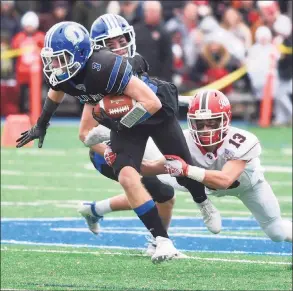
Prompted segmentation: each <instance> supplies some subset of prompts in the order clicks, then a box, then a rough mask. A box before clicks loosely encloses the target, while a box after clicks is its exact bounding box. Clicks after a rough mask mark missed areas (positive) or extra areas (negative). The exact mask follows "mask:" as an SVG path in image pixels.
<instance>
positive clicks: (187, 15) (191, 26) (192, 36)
mask: <svg viewBox="0 0 293 291" xmlns="http://www.w3.org/2000/svg"><path fill="white" fill-rule="evenodd" d="M197 21H198V14H197V6H196V5H195V4H194V3H192V2H187V3H186V4H185V5H184V7H183V10H182V12H181V13H180V14H178V15H177V16H175V17H173V18H171V19H170V20H169V21H168V22H167V23H166V25H165V27H166V29H167V30H168V31H169V32H170V33H173V32H174V31H176V32H178V33H180V34H181V38H182V46H183V51H184V54H185V56H186V65H187V67H189V68H191V67H192V66H193V65H194V63H195V61H196V56H197V54H198V47H197V46H196V45H195V44H196V43H197V40H198V38H199V37H200V36H199V35H198V34H199V31H198V29H197Z"/></svg>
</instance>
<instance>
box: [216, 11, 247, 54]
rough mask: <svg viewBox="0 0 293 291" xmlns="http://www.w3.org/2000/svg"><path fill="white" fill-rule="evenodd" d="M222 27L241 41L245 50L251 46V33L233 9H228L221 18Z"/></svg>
mask: <svg viewBox="0 0 293 291" xmlns="http://www.w3.org/2000/svg"><path fill="white" fill-rule="evenodd" d="M222 26H223V27H224V28H225V29H227V30H228V31H230V32H231V33H233V34H234V35H235V36H236V37H237V38H238V39H240V40H241V41H242V43H243V44H244V47H245V49H246V50H247V49H248V48H249V47H250V46H251V44H252V37H251V32H250V30H249V28H248V27H247V25H246V24H244V22H243V21H242V19H241V15H240V14H239V12H238V11H237V10H235V9H234V8H228V9H227V10H226V11H225V13H224V16H223V21H222Z"/></svg>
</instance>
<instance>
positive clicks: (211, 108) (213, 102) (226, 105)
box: [187, 89, 232, 146]
mask: <svg viewBox="0 0 293 291" xmlns="http://www.w3.org/2000/svg"><path fill="white" fill-rule="evenodd" d="M231 117H232V113H231V105H230V102H229V100H228V98H227V96H225V95H224V94H223V93H222V92H220V91H218V90H214V89H208V90H201V91H199V92H198V93H196V95H195V97H194V99H193V100H192V101H191V103H190V105H189V108H188V113H187V122H188V128H189V131H190V133H191V135H192V137H193V139H194V141H195V143H196V144H198V145H201V146H211V145H215V144H218V143H220V142H222V141H223V140H224V138H225V132H226V131H227V130H228V128H229V125H230V121H231Z"/></svg>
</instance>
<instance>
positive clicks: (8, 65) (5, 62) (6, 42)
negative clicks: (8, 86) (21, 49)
mask: <svg viewBox="0 0 293 291" xmlns="http://www.w3.org/2000/svg"><path fill="white" fill-rule="evenodd" d="M8 50H10V34H8V33H7V32H6V31H3V32H2V31H1V80H3V79H11V78H12V77H13V75H14V63H13V59H12V58H2V57H3V56H4V55H3V53H5V52H7V51H8Z"/></svg>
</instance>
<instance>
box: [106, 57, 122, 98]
mask: <svg viewBox="0 0 293 291" xmlns="http://www.w3.org/2000/svg"><path fill="white" fill-rule="evenodd" d="M122 59H123V58H122V57H121V56H116V60H115V64H114V67H113V69H112V72H111V75H110V78H109V81H108V85H107V88H106V91H107V92H108V93H110V92H111V90H112V89H113V87H114V85H115V83H116V79H117V76H118V73H119V69H120V66H121V64H122Z"/></svg>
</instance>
